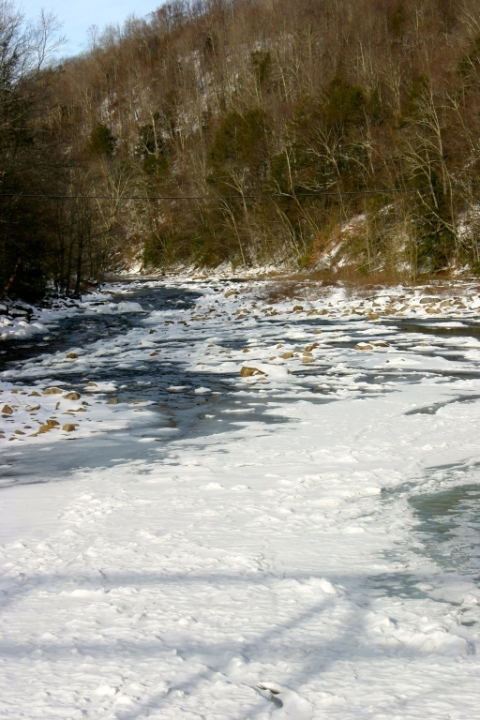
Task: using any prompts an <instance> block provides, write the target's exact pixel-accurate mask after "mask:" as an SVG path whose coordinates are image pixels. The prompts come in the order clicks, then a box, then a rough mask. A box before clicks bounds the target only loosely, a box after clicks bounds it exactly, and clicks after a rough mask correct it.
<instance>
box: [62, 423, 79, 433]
mask: <svg viewBox="0 0 480 720" xmlns="http://www.w3.org/2000/svg"><path fill="white" fill-rule="evenodd" d="M77 427H78V425H77V423H67V424H66V425H64V426H63V427H62V430H63V431H64V432H73V431H74V430H76V429H77Z"/></svg>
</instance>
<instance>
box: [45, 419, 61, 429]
mask: <svg viewBox="0 0 480 720" xmlns="http://www.w3.org/2000/svg"><path fill="white" fill-rule="evenodd" d="M45 425H48V427H52V428H56V427H60V423H59V422H58V420H54V419H53V418H49V419H48V420H47V421H46V423H45Z"/></svg>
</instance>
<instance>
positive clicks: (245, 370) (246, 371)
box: [240, 365, 265, 377]
mask: <svg viewBox="0 0 480 720" xmlns="http://www.w3.org/2000/svg"><path fill="white" fill-rule="evenodd" d="M240 375H241V377H252V376H253V375H265V373H264V372H263V370H259V369H258V368H256V367H246V366H245V365H244V366H243V367H242V369H241V370H240Z"/></svg>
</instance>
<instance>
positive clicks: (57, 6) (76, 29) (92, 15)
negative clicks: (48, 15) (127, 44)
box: [14, 0, 163, 55]
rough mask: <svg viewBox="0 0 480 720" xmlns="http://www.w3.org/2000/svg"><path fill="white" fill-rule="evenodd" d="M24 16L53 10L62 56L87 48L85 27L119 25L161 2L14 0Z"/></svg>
mask: <svg viewBox="0 0 480 720" xmlns="http://www.w3.org/2000/svg"><path fill="white" fill-rule="evenodd" d="M14 4H15V6H16V7H17V9H19V10H21V11H22V13H23V14H24V15H25V17H26V19H28V20H34V19H35V18H37V17H38V16H39V14H40V11H41V10H42V8H43V9H44V10H45V11H46V12H53V13H54V14H55V15H56V16H57V18H58V20H60V22H62V23H63V33H64V34H65V35H66V36H67V40H68V43H67V45H66V46H65V48H64V51H63V52H62V55H72V54H76V53H79V52H82V51H84V50H86V49H87V48H88V28H89V27H91V26H92V25H97V26H98V27H99V28H100V30H101V29H102V28H104V27H105V26H106V25H117V24H119V25H122V24H123V22H124V20H126V19H127V18H128V17H129V16H131V15H136V17H140V18H141V17H145V16H146V15H148V13H150V12H152V11H153V10H156V9H157V8H158V7H160V6H161V5H162V4H163V1H162V0H82V1H81V2H80V1H79V0H69V1H68V2H67V0H18V1H16V2H15V3H14Z"/></svg>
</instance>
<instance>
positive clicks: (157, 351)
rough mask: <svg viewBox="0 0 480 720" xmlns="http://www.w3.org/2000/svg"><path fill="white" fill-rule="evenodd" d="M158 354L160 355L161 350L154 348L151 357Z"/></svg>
mask: <svg viewBox="0 0 480 720" xmlns="http://www.w3.org/2000/svg"><path fill="white" fill-rule="evenodd" d="M157 355H160V350H154V351H153V352H152V353H150V357H156V356H157Z"/></svg>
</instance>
